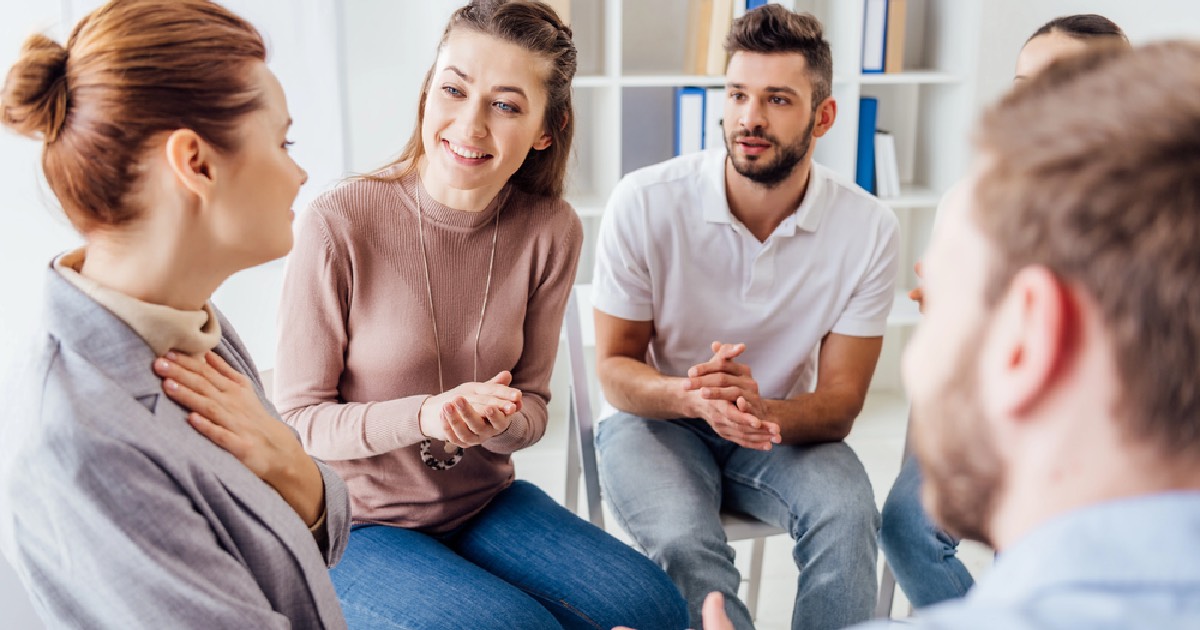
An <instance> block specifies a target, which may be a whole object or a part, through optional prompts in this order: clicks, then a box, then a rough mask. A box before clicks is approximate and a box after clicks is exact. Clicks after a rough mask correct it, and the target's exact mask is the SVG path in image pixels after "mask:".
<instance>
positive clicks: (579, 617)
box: [447, 481, 687, 629]
mask: <svg viewBox="0 0 1200 630" xmlns="http://www.w3.org/2000/svg"><path fill="white" fill-rule="evenodd" d="M447 544H448V545H449V546H451V547H452V548H453V549H455V550H456V551H457V552H458V553H459V554H461V556H462V557H463V558H466V559H467V560H470V561H471V562H472V563H473V564H474V565H476V566H478V567H480V568H482V569H485V570H487V571H488V572H490V573H491V574H493V575H495V576H497V577H499V578H500V579H502V580H504V581H505V582H508V583H509V584H512V585H514V586H516V587H518V588H520V589H521V590H523V591H524V592H526V593H527V594H529V595H530V596H532V597H533V598H534V599H535V600H537V601H538V602H539V603H541V604H542V605H543V606H544V607H545V608H546V609H547V610H549V611H550V612H551V613H552V614H554V616H555V617H556V618H557V619H558V620H559V622H560V623H562V625H563V626H564V627H566V628H576V627H578V628H605V629H607V628H611V627H613V626H618V625H626V626H631V627H635V628H671V627H674V628H683V627H684V626H685V625H686V624H687V612H686V609H685V607H684V604H683V599H682V597H681V596H680V595H679V593H678V591H677V590H676V589H675V586H674V585H673V584H672V583H671V581H670V579H669V578H667V576H666V574H664V573H663V572H662V570H660V569H659V568H658V567H657V566H655V564H654V563H653V562H651V561H650V560H649V559H648V558H646V557H645V556H643V555H641V554H639V553H638V552H637V551H635V550H634V549H632V548H630V547H629V546H627V545H625V544H624V543H622V542H621V541H619V540H617V539H616V538H614V537H612V536H611V535H609V534H608V533H606V532H604V531H603V530H601V529H599V528H597V527H595V526H594V525H592V524H591V523H588V522H587V521H585V520H583V519H581V518H579V517H578V516H576V515H574V514H572V513H571V512H570V511H568V510H567V509H566V508H564V507H563V506H561V505H559V504H558V503H557V502H555V501H554V499H551V498H550V497H549V496H548V495H547V494H546V493H545V492H543V491H542V490H541V489H539V488H538V487H537V486H535V485H533V484H531V483H528V482H525V481H517V482H514V483H513V485H511V486H510V487H509V488H508V489H506V490H505V491H504V492H501V493H500V494H499V495H497V496H496V498H495V499H493V500H492V502H491V503H490V504H489V505H488V507H486V508H485V509H484V510H483V512H481V513H480V514H479V515H478V516H476V517H475V518H473V519H471V521H470V522H469V523H467V524H466V525H465V526H463V527H462V528H461V529H460V530H459V531H458V532H456V533H455V535H454V536H453V537H451V538H449V539H447ZM514 627H519V626H516V625H514Z"/></svg>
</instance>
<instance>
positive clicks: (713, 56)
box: [704, 0, 734, 76]
mask: <svg viewBox="0 0 1200 630" xmlns="http://www.w3.org/2000/svg"><path fill="white" fill-rule="evenodd" d="M733 5H734V0H712V17H711V18H710V20H709V23H708V56H707V57H706V58H705V68H704V74H707V75H710V76H717V75H722V74H725V65H726V63H727V62H728V61H729V56H728V55H726V54H725V37H726V36H727V35H729V28H730V27H731V26H733Z"/></svg>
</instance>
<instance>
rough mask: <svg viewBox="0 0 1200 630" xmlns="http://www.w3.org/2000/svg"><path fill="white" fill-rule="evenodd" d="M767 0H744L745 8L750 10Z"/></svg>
mask: <svg viewBox="0 0 1200 630" xmlns="http://www.w3.org/2000/svg"><path fill="white" fill-rule="evenodd" d="M766 3H767V0H746V10H747V11H751V10H753V9H757V8H758V7H761V6H762V5H764V4H766Z"/></svg>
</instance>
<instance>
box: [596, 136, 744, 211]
mask: <svg viewBox="0 0 1200 630" xmlns="http://www.w3.org/2000/svg"><path fill="white" fill-rule="evenodd" d="M724 155H725V154H724V152H723V151H721V150H709V151H701V152H696V153H688V154H685V155H680V156H677V157H674V158H671V159H669V160H667V161H665V162H659V163H658V164H652V165H650V166H646V167H643V168H640V169H638V170H636V171H633V172H631V173H629V174H627V175H625V176H624V177H622V178H621V180H620V181H619V182H617V185H616V186H615V187H614V188H613V191H612V194H611V195H610V196H609V200H608V203H607V204H606V206H605V210H604V213H605V223H615V224H617V225H619V226H621V227H622V228H623V229H630V228H632V227H634V226H637V228H638V229H641V230H647V229H648V230H658V229H670V226H671V225H673V224H675V223H676V222H678V221H687V220H688V219H690V218H695V216H698V215H699V214H701V213H702V212H703V208H704V206H705V204H707V203H724V196H723V195H724V163H725V162H724Z"/></svg>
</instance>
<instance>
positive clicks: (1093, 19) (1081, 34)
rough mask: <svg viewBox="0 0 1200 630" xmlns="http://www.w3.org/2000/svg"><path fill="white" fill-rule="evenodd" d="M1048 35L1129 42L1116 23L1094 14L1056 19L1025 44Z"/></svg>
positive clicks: (1047, 23)
mask: <svg viewBox="0 0 1200 630" xmlns="http://www.w3.org/2000/svg"><path fill="white" fill-rule="evenodd" d="M1049 33H1062V34H1063V35H1066V36H1068V37H1072V38H1075V39H1119V40H1121V41H1123V42H1126V43H1128V42H1129V38H1128V37H1125V31H1122V30H1121V27H1120V26H1117V23H1116V22H1113V21H1112V20H1110V19H1108V18H1106V17H1104V16H1103V15H1096V14H1095V13H1081V14H1079V15H1064V16H1062V17H1056V18H1054V19H1053V20H1050V21H1049V22H1046V23H1045V24H1043V25H1042V27H1041V28H1039V29H1038V30H1036V31H1034V32H1033V35H1030V36H1029V39H1027V40H1025V42H1026V43H1029V41H1030V40H1032V39H1033V38H1035V37H1039V36H1041V35H1047V34H1049Z"/></svg>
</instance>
